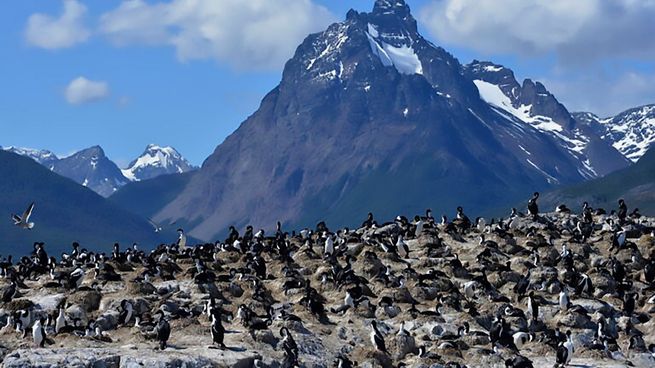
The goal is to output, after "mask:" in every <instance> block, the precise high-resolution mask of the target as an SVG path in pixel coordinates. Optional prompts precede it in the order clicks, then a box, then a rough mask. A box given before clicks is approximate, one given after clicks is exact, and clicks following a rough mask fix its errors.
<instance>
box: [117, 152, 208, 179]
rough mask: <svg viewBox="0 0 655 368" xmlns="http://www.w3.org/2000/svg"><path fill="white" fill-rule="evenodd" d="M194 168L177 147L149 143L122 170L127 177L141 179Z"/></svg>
mask: <svg viewBox="0 0 655 368" xmlns="http://www.w3.org/2000/svg"><path fill="white" fill-rule="evenodd" d="M194 169H195V168H194V167H193V166H192V165H191V164H189V162H188V161H187V160H186V159H185V158H184V157H182V155H181V154H180V153H179V152H178V151H177V150H176V149H175V148H173V147H170V146H159V145H156V144H149V145H148V146H147V147H146V149H145V151H144V152H143V153H142V154H141V156H139V157H137V158H136V159H135V160H133V161H132V162H131V163H130V164H129V166H128V167H127V168H126V169H123V170H121V171H122V172H123V175H124V176H125V177H126V178H128V179H130V180H132V181H139V180H146V179H152V178H154V177H156V176H159V175H164V174H175V173H184V172H187V171H191V170H194Z"/></svg>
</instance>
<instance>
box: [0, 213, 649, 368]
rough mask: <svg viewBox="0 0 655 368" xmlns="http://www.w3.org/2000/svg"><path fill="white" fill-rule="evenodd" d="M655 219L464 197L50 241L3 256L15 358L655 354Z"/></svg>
mask: <svg viewBox="0 0 655 368" xmlns="http://www.w3.org/2000/svg"><path fill="white" fill-rule="evenodd" d="M654 226H655V219H653V218H650V217H645V216H639V217H637V216H634V218H625V219H618V218H616V216H614V215H612V216H610V215H605V214H603V213H602V212H601V211H598V212H594V213H593V214H592V215H591V217H589V214H588V213H587V214H586V215H576V214H571V213H570V212H568V211H567V212H560V213H549V214H539V215H536V216H532V215H530V216H524V215H522V214H520V213H514V214H513V215H512V216H511V217H510V218H505V219H501V220H498V221H493V222H492V221H488V222H485V221H484V220H477V221H470V220H469V219H468V218H466V216H465V215H463V212H461V211H460V214H459V216H457V218H456V219H455V220H454V221H452V222H448V221H441V222H440V221H435V219H434V218H432V216H431V215H430V213H427V214H426V215H425V216H417V217H415V218H414V220H408V219H406V218H405V217H402V216H400V217H398V218H396V219H395V220H394V221H391V222H387V223H378V222H377V221H375V220H374V219H373V216H372V215H371V216H370V217H369V219H367V220H366V221H365V222H364V224H362V226H361V227H358V228H356V229H354V230H353V229H329V227H328V226H327V225H326V224H324V223H320V224H318V225H317V226H316V228H314V229H304V230H302V231H300V232H298V233H286V232H284V231H283V230H282V229H280V230H278V232H277V233H275V234H271V235H270V236H266V235H265V234H263V232H259V233H257V234H254V235H253V233H252V229H249V230H248V231H246V232H244V233H243V234H238V233H237V232H236V229H233V231H232V232H231V234H230V236H229V237H228V239H225V240H224V241H221V242H217V243H215V244H202V245H198V246H195V247H183V248H180V247H178V246H176V245H174V244H173V245H168V246H164V245H162V246H159V247H158V248H157V249H155V250H154V251H151V252H150V251H147V252H144V251H140V250H138V249H133V248H129V249H127V250H126V251H121V250H119V248H115V249H114V251H113V252H110V251H109V250H108V251H107V252H106V254H104V253H101V252H96V253H94V252H90V251H87V250H84V249H80V248H79V247H78V248H76V249H74V250H73V251H71V252H70V253H68V254H65V255H64V256H62V257H61V258H57V259H53V258H51V257H47V256H44V255H45V252H46V251H47V245H46V246H45V247H43V246H42V247H41V248H42V249H41V250H40V251H37V252H35V254H34V255H33V256H32V257H25V258H23V259H20V260H19V262H18V263H16V264H14V262H8V261H6V260H5V261H3V262H2V263H1V264H0V268H1V269H2V271H1V273H2V275H3V276H4V281H2V285H3V286H4V289H3V290H4V292H3V302H2V306H1V308H0V324H1V325H2V326H4V327H2V328H1V329H0V344H1V345H2V347H1V348H0V351H1V353H2V357H3V365H4V366H6V367H58V366H69V367H89V366H103V367H132V366H152V367H181V366H185V367H208V366H211V367H250V366H260V367H267V366H270V367H281V366H302V367H333V366H334V367H349V366H355V365H357V366H360V367H398V366H403V365H404V366H407V367H433V366H434V367H462V366H467V367H505V366H515V367H529V366H535V367H541V366H555V365H556V364H557V362H556V360H557V358H556V356H557V351H558V349H560V348H561V347H562V346H564V348H563V350H566V349H567V348H566V346H570V347H571V348H572V350H571V355H570V356H569V357H568V358H569V359H570V360H569V361H568V364H569V365H571V366H575V365H577V366H594V367H621V366H626V365H633V366H637V367H652V366H655V358H654V356H653V354H654V353H655V345H653V344H655V326H654V324H655V322H654V321H653V320H652V317H653V313H654V312H655V283H654V281H655V239H654V238H653V227H654ZM79 270H81V271H82V272H80V271H79ZM12 282H13V283H15V292H14V291H13V289H11V287H12ZM535 311H536V314H537V315H533V313H534V312H535ZM212 320H214V322H212ZM373 321H375V322H376V323H372V322H373ZM163 324H166V325H167V326H168V327H169V328H170V337H169V338H167V339H165V340H166V341H164V345H162V343H161V337H160V336H159V333H160V332H161V330H162V328H163V327H162V326H163ZM212 324H214V325H215V326H216V325H218V324H220V326H222V329H223V330H224V335H221V336H219V335H213V334H212V332H211V331H212ZM374 325H375V326H376V327H375V328H374V327H373V326H374ZM35 326H36V327H35ZM39 326H42V328H43V332H44V333H45V336H46V339H45V341H44V343H43V347H40V346H35V339H34V337H33V334H34V333H39V332H40V331H37V330H39ZM284 328H286V331H287V332H286V333H285V332H284V331H285V330H284ZM218 330H220V329H218ZM374 335H377V336H379V337H382V344H383V345H384V346H381V345H379V344H376V343H375V342H374V339H373V336H374ZM223 336H224V337H223ZM218 340H222V342H223V343H224V345H225V346H224V347H223V346H222V345H221V344H220V341H218ZM567 344H568V345H567ZM162 348H163V349H162ZM566 363H567V362H563V364H566Z"/></svg>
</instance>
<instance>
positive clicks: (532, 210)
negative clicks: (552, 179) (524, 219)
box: [528, 192, 539, 219]
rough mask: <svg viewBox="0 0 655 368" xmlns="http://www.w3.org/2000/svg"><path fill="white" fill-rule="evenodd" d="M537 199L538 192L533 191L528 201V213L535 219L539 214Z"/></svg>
mask: <svg viewBox="0 0 655 368" xmlns="http://www.w3.org/2000/svg"><path fill="white" fill-rule="evenodd" d="M537 199H539V192H534V194H533V195H532V198H530V200H529V201H528V213H529V214H530V215H531V216H532V218H533V219H536V218H537V216H538V215H539V205H537Z"/></svg>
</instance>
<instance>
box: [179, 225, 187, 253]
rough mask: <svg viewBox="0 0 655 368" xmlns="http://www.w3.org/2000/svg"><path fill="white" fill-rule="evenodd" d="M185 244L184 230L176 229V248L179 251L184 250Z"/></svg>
mask: <svg viewBox="0 0 655 368" xmlns="http://www.w3.org/2000/svg"><path fill="white" fill-rule="evenodd" d="M186 242H187V239H186V234H184V230H183V229H181V228H180V229H177V246H178V247H179V248H180V249H184V248H185V247H186Z"/></svg>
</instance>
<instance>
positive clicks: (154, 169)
mask: <svg viewBox="0 0 655 368" xmlns="http://www.w3.org/2000/svg"><path fill="white" fill-rule="evenodd" d="M3 149H4V150H6V151H9V152H13V153H16V154H19V155H23V156H26V157H29V158H31V159H33V160H35V161H36V162H38V163H40V164H42V165H43V166H45V167H47V168H48V169H49V170H51V171H53V172H55V173H57V174H60V175H62V176H65V177H67V178H70V179H73V180H74V181H75V182H77V183H79V184H81V185H83V186H85V187H88V188H90V189H92V190H93V191H95V192H96V193H98V194H100V195H102V196H103V197H109V196H111V195H112V194H114V193H115V192H116V191H117V190H118V189H119V188H121V187H122V186H124V185H126V184H127V183H129V182H131V181H140V180H145V179H152V178H154V177H157V176H159V175H166V174H171V173H184V172H188V171H191V170H194V169H195V167H193V166H192V165H191V164H189V162H188V161H187V160H186V159H185V158H184V157H182V155H180V153H179V152H177V151H176V150H175V149H174V148H173V147H161V146H157V145H154V144H150V145H148V146H147V147H146V149H145V151H144V152H143V154H141V155H140V156H139V157H138V158H136V159H134V160H133V161H132V162H131V163H130V165H129V166H128V167H127V168H126V169H124V170H121V169H119V168H118V166H117V165H116V164H115V163H114V162H113V161H111V160H110V159H109V158H107V156H106V155H105V152H104V151H103V149H102V148H101V147H100V146H93V147H90V148H87V149H83V150H81V151H79V152H76V153H74V154H72V155H70V156H67V157H63V158H59V157H57V156H56V155H55V154H54V153H52V152H50V151H47V150H35V149H29V148H16V147H6V148H3Z"/></svg>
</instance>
